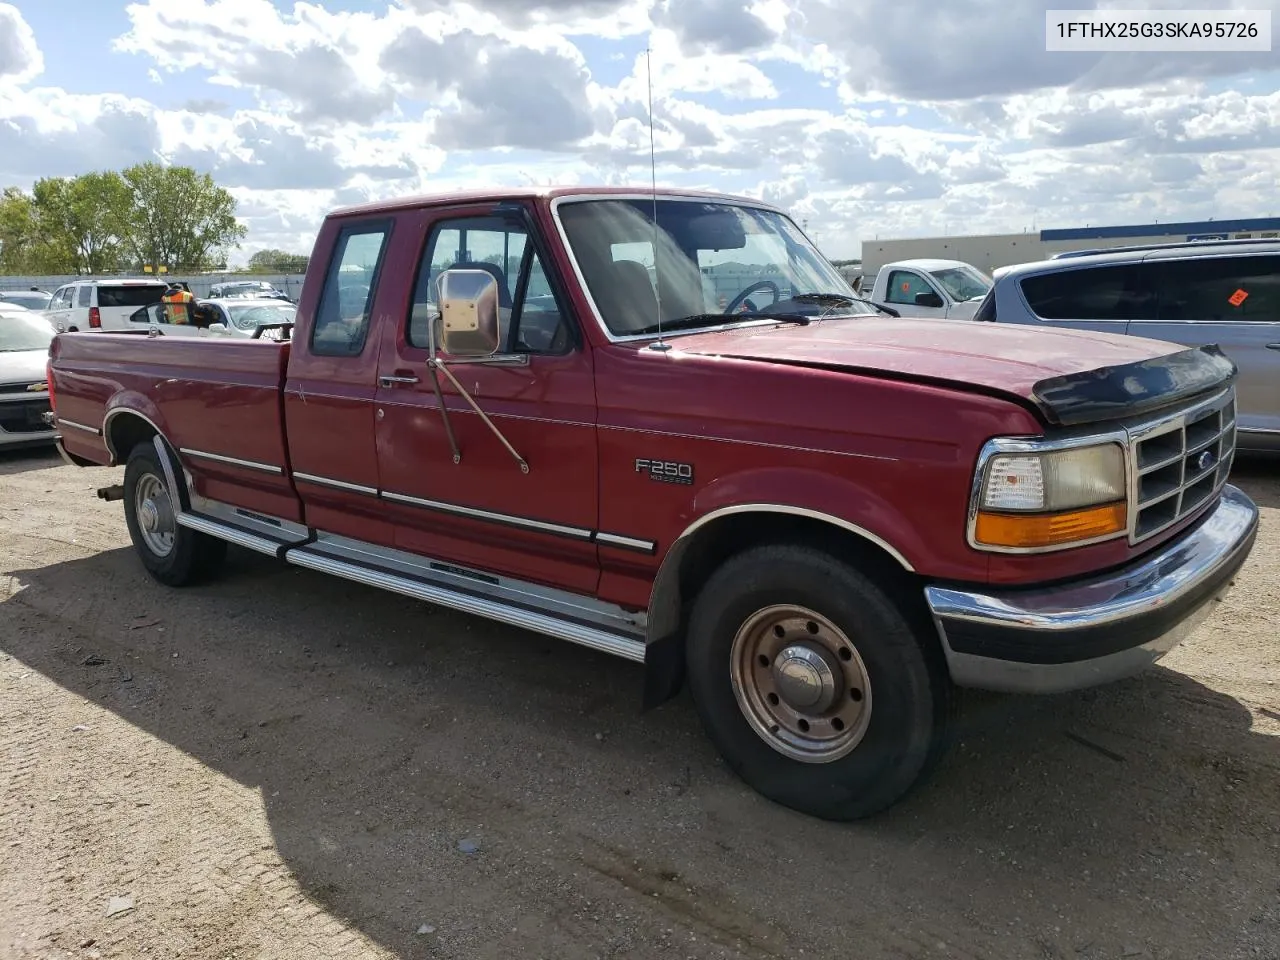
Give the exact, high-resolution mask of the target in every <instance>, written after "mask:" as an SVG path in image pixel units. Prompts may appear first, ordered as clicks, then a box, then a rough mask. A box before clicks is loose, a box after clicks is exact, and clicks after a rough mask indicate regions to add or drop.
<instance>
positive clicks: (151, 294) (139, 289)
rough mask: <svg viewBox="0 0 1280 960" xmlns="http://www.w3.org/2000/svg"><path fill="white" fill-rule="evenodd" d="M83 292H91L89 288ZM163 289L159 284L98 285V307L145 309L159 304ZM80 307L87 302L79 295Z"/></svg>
mask: <svg viewBox="0 0 1280 960" xmlns="http://www.w3.org/2000/svg"><path fill="white" fill-rule="evenodd" d="M84 290H86V291H89V290H92V288H91V287H85V288H84ZM164 290H165V288H164V287H162V286H160V285H159V284H154V285H153V284H137V285H129V286H119V287H113V286H107V285H105V284H100V285H99V286H98V306H99V307H135V308H136V307H147V306H150V305H151V304H153V303H159V302H160V300H161V299H162V298H163V297H164ZM80 304H81V306H86V305H87V301H85V300H84V299H83V294H82V295H81V301H80Z"/></svg>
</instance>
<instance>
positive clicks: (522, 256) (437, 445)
mask: <svg viewBox="0 0 1280 960" xmlns="http://www.w3.org/2000/svg"><path fill="white" fill-rule="evenodd" d="M492 211H493V207H492V205H486V206H484V207H470V208H465V207H464V208H455V209H453V210H449V211H443V214H444V215H443V216H438V217H436V218H434V219H433V221H432V222H430V223H429V224H428V226H427V229H426V236H425V243H424V244H423V248H422V251H421V254H420V261H419V264H418V272H417V276H416V280H415V283H414V290H413V297H412V301H411V303H410V304H409V308H408V310H407V312H406V314H405V315H403V316H400V317H397V318H396V322H394V323H392V322H388V323H386V324H384V326H383V330H384V331H385V333H384V336H385V337H386V339H384V340H383V345H382V350H381V353H380V354H379V358H380V359H379V369H378V374H379V378H378V390H377V394H376V398H375V407H376V410H377V413H376V420H375V423H376V427H375V429H376V438H377V450H378V470H379V477H380V480H381V486H382V497H383V503H384V504H385V511H386V517H387V519H388V520H390V521H391V522H392V523H393V524H394V526H395V531H396V533H395V537H396V546H397V547H399V548H400V549H402V550H406V551H410V552H413V553H417V554H421V555H425V556H429V557H433V558H435V559H439V560H447V561H452V562H455V563H459V564H463V565H467V566H473V567H480V568H483V569H485V570H489V571H493V572H495V573H502V574H506V575H509V576H513V577H519V578H521V579H524V580H530V581H534V582H542V583H547V584H553V585H556V586H560V587H563V588H567V589H571V590H576V591H579V592H582V593H591V592H593V591H594V590H595V588H596V585H597V582H598V579H599V566H598V563H597V558H596V547H595V542H594V540H593V537H592V532H593V531H594V529H595V526H596V522H597V511H598V490H597V472H596V471H597V453H596V426H595V423H596V401H595V381H594V373H593V367H592V357H591V354H590V352H589V351H587V350H586V349H585V348H584V347H583V345H582V342H581V338H580V336H579V334H578V330H577V328H576V325H575V324H574V323H573V320H572V317H571V314H570V312H569V308H568V304H569V301H568V299H567V297H566V296H565V289H564V286H563V285H562V284H561V283H560V282H559V280H558V278H557V277H556V276H555V275H554V274H553V272H552V271H553V268H551V267H550V266H549V263H550V261H549V259H548V257H547V256H546V253H545V248H544V247H543V246H542V244H541V241H540V240H539V238H538V236H537V234H536V232H533V233H530V232H529V230H528V228H527V227H526V225H525V224H526V222H527V221H525V220H522V219H521V218H519V217H518V216H516V217H515V218H514V219H509V218H507V217H495V216H493V215H492ZM450 267H459V268H465V269H471V270H484V271H485V272H487V273H489V274H490V275H491V276H493V278H494V280H495V281H496V282H497V284H498V291H499V298H498V300H499V318H500V323H501V335H502V345H501V346H500V347H499V349H498V352H497V354H495V355H494V356H493V357H489V358H485V359H484V360H462V359H456V360H455V361H454V362H450V358H449V356H448V354H446V353H443V352H439V353H438V354H437V355H438V356H439V358H440V359H441V360H443V361H445V363H446V364H448V369H449V370H450V371H451V372H452V373H453V375H454V376H455V377H456V378H457V380H458V381H459V383H460V384H461V385H462V387H463V388H464V389H465V391H466V392H467V393H468V394H470V396H471V398H472V399H473V400H474V401H475V403H476V406H477V407H479V409H480V410H481V411H483V416H482V415H481V414H480V413H478V412H477V411H476V409H475V408H473V407H472V406H471V404H470V403H469V402H468V400H467V398H466V397H465V396H463V395H462V394H461V393H460V392H459V391H458V389H457V388H456V387H455V385H454V384H453V383H452V382H450V380H449V378H448V377H447V376H445V375H444V374H440V375H439V380H438V392H437V382H436V381H435V380H434V379H433V377H432V373H431V370H430V369H429V367H428V364H427V361H428V357H429V352H428V346H429V343H430V340H429V338H430V337H431V336H432V335H433V329H434V328H435V327H436V325H437V318H438V314H439V306H438V303H437V299H436V298H437V287H436V281H437V279H438V278H439V276H440V274H441V273H442V272H443V271H444V270H446V269H448V268H450ZM442 401H443V408H444V411H446V412H447V414H448V426H449V427H451V428H452V432H453V435H454V438H455V441H456V444H457V450H458V455H459V456H458V461H457V462H455V461H454V450H453V446H452V445H451V443H450V440H449V433H448V430H447V429H446V421H445V418H444V417H443V416H442V409H441V402H442ZM486 418H487V419H488V422H486ZM490 424H492V426H493V427H494V428H496V430H497V432H498V433H500V434H501V436H502V437H503V438H505V439H506V440H507V442H508V443H510V444H511V446H512V447H513V448H514V449H515V451H516V452H517V453H518V454H519V455H520V456H521V457H522V458H524V460H525V462H526V463H527V464H528V467H529V471H528V473H523V472H522V471H521V468H520V466H519V464H518V462H517V461H516V459H515V458H514V457H513V456H512V454H511V453H510V452H509V451H508V450H507V448H506V447H505V446H504V445H503V442H502V440H501V439H500V438H499V436H498V433H495V431H494V429H491V427H490Z"/></svg>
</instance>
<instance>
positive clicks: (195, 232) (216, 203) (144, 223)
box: [123, 162, 248, 273]
mask: <svg viewBox="0 0 1280 960" xmlns="http://www.w3.org/2000/svg"><path fill="white" fill-rule="evenodd" d="M123 176H124V180H125V182H126V183H128V185H129V187H130V189H131V190H132V193H133V204H132V210H131V215H130V246H131V247H132V249H133V252H134V255H135V257H136V258H137V260H138V261H139V262H140V263H143V264H152V265H154V266H157V267H158V266H161V265H163V266H166V267H168V268H169V272H170V273H179V272H182V273H188V272H197V271H201V270H207V269H211V268H212V267H213V266H214V265H215V264H217V263H218V262H219V261H220V260H221V259H222V256H221V255H222V254H223V252H224V251H225V250H226V248H228V247H234V246H239V242H240V241H241V240H242V239H244V237H245V235H246V233H247V232H248V231H247V230H246V229H245V228H244V227H243V226H242V225H241V224H240V223H239V222H237V220H236V216H235V213H236V200H235V197H233V196H232V195H231V194H230V193H228V192H227V191H226V190H224V189H223V188H222V187H220V186H218V185H217V184H216V183H214V180H213V177H211V176H209V174H207V173H205V174H200V173H197V172H196V171H195V170H194V169H193V168H191V167H166V166H164V165H162V164H159V163H154V162H152V163H141V164H138V165H136V166H133V167H130V168H129V169H127V170H125V171H124V174H123Z"/></svg>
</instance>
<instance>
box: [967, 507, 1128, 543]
mask: <svg viewBox="0 0 1280 960" xmlns="http://www.w3.org/2000/svg"><path fill="white" fill-rule="evenodd" d="M1127 521H1128V513H1127V511H1126V509H1125V505H1124V501H1120V502H1119V503H1107V504H1103V505H1102V506H1100V507H1087V508H1086V509H1084V510H1068V511H1066V512H1064V513H986V512H982V513H979V514H978V522H977V524H976V526H975V529H974V538H975V539H976V540H977V541H978V542H979V543H980V544H982V545H983V546H988V547H1053V546H1059V545H1062V544H1069V543H1075V542H1076V541H1079V540H1092V539H1094V538H1095V537H1105V536H1106V535H1107V534H1109V533H1119V532H1120V531H1121V530H1123V529H1124V528H1125V524H1126V522H1127Z"/></svg>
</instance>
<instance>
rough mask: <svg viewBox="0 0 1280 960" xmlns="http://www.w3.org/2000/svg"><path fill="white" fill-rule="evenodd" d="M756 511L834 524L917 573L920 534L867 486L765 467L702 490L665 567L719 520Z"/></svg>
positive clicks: (815, 472)
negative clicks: (675, 553) (684, 545)
mask: <svg viewBox="0 0 1280 960" xmlns="http://www.w3.org/2000/svg"><path fill="white" fill-rule="evenodd" d="M753 510H755V511H759V512H762V513H791V514H795V515H797V516H809V517H811V518H813V519H817V520H824V521H826V522H829V523H832V524H834V525H835V526H839V527H842V528H844V529H846V530H849V531H850V532H852V533H856V534H858V535H859V536H862V537H865V538H866V539H868V540H870V541H871V542H873V543H875V544H877V545H878V546H880V547H882V548H883V549H884V550H885V551H886V552H887V553H889V554H890V555H891V556H893V557H894V558H895V559H896V560H897V561H898V562H899V563H900V564H902V567H903V569H905V570H909V571H910V570H914V569H915V565H914V563H913V561H912V557H913V556H918V555H920V554H922V553H923V552H924V544H923V542H922V540H921V538H920V535H919V533H918V532H917V531H916V530H915V529H914V528H913V526H912V525H911V524H910V523H909V522H908V521H907V519H906V518H905V517H904V516H903V515H902V514H901V512H900V511H899V510H898V509H896V508H895V507H894V506H892V505H891V504H890V503H889V502H888V501H886V500H885V499H884V497H883V496H881V495H879V494H877V493H876V492H875V491H873V490H871V489H869V488H868V487H867V486H864V485H860V484H858V483H857V482H856V481H853V480H849V479H846V478H843V477H839V476H836V475H833V474H831V473H827V472H824V471H821V470H806V469H803V468H796V467H766V468H758V469H748V470H741V471H738V472H736V473H731V474H728V475H726V476H723V477H718V478H717V479H715V480H713V481H712V482H711V483H709V484H707V485H706V486H705V487H703V488H702V489H700V490H699V491H698V492H697V494H696V495H695V496H694V498H693V501H692V502H691V503H690V505H689V510H688V512H687V513H686V514H685V516H684V517H683V518H682V519H683V520H684V522H685V526H684V529H683V530H682V531H681V532H680V533H679V534H678V535H677V536H676V537H675V538H674V540H673V541H672V544H671V548H670V549H669V550H668V551H667V555H666V557H664V559H663V566H666V562H667V559H668V558H669V557H670V555H671V553H672V552H673V551H674V550H675V547H676V545H677V544H679V543H680V542H681V541H682V540H684V539H685V538H687V537H689V536H691V535H693V534H695V533H696V532H697V531H698V529H700V528H701V527H703V526H705V525H706V524H708V523H710V522H711V521H713V520H715V519H716V518H717V517H720V516H726V515H728V514H729V513H744V512H751V511H753Z"/></svg>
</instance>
